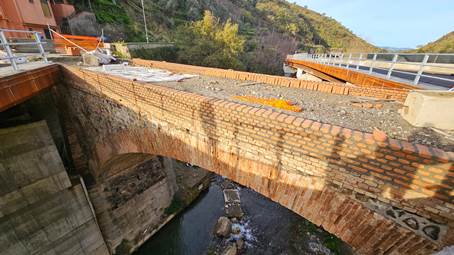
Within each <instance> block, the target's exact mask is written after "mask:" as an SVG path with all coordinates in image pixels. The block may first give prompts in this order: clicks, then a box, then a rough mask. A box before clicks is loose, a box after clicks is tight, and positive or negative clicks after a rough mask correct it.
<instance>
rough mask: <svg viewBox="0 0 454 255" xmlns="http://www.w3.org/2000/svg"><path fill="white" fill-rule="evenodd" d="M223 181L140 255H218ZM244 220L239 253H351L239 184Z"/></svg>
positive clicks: (215, 181) (216, 182)
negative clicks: (217, 228) (217, 230)
mask: <svg viewBox="0 0 454 255" xmlns="http://www.w3.org/2000/svg"><path fill="white" fill-rule="evenodd" d="M222 181H223V179H222V177H219V176H217V177H215V178H213V181H212V183H211V185H210V187H209V189H208V190H207V191H206V192H204V193H203V194H202V195H201V196H200V197H199V198H198V199H197V200H196V201H195V202H194V203H193V204H192V205H191V206H190V207H188V208H186V210H185V211H183V212H182V213H180V214H179V215H177V216H176V217H175V218H174V219H172V221H171V222H169V223H168V224H167V225H166V226H164V227H163V228H162V229H161V230H159V231H158V233H156V234H155V235H154V236H153V237H151V238H150V239H149V240H148V241H147V242H146V243H144V244H143V245H142V246H141V247H140V248H139V249H138V250H137V252H136V253H135V254H136V255H145V254H146V255H199V254H207V253H208V254H213V252H212V251H213V250H214V248H213V247H214V246H215V245H216V244H219V243H220V242H222V241H221V240H220V239H219V238H217V237H214V235H213V229H214V226H215V224H216V221H217V220H218V218H219V217H221V216H224V210H223V207H224V197H223V193H222V188H221V183H222ZM237 188H238V189H239V190H240V197H241V207H242V208H243V210H244V212H245V216H244V217H243V219H242V221H241V222H240V223H239V224H238V226H239V227H240V229H241V234H242V235H243V236H244V239H245V241H246V249H244V250H243V251H241V252H240V253H239V254H260V255H262V254H263V255H267V254H269V255H274V254H339V255H344V254H345V255H348V254H352V252H351V249H350V248H349V247H348V246H347V245H346V244H344V243H342V242H341V241H340V240H339V239H337V238H335V237H333V236H332V235H329V234H328V233H327V232H325V231H323V230H322V229H320V228H317V227H316V226H315V225H313V224H311V223H310V222H308V221H307V220H305V219H304V218H302V217H301V216H299V215H297V214H295V213H293V212H292V211H290V210H288V209H286V208H285V207H283V206H281V205H279V204H278V203H275V202H273V201H271V200H269V199H268V198H266V197H264V196H262V195H260V194H259V193H257V192H255V191H253V190H251V189H248V188H245V187H240V186H239V185H237Z"/></svg>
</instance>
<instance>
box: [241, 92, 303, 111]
mask: <svg viewBox="0 0 454 255" xmlns="http://www.w3.org/2000/svg"><path fill="white" fill-rule="evenodd" d="M232 98H233V99H237V100H241V101H244V102H249V103H255V104H262V105H268V106H271V107H275V108H279V109H283V110H287V111H292V112H301V111H302V110H303V109H302V108H301V107H299V106H296V105H295V103H293V102H291V101H288V100H283V99H277V98H258V97H253V96H233V97H232Z"/></svg>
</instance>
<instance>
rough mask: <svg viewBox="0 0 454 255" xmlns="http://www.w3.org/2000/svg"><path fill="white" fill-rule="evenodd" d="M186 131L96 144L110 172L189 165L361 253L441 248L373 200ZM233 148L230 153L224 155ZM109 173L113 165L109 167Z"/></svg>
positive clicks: (102, 166) (124, 134)
mask: <svg viewBox="0 0 454 255" xmlns="http://www.w3.org/2000/svg"><path fill="white" fill-rule="evenodd" d="M219 147H221V146H220V145H219V144H218V143H216V142H214V141H213V140H211V139H209V138H207V137H203V136H197V137H191V136H190V135H189V134H188V132H186V130H177V129H173V130H172V131H171V132H162V129H160V128H158V129H152V130H151V129H135V130H123V131H121V132H118V133H116V134H113V135H110V136H109V137H106V138H104V139H103V142H101V143H98V144H97V145H96V150H95V151H96V159H97V160H96V161H97V162H98V163H97V166H96V167H95V169H98V170H99V171H100V172H98V173H96V174H97V176H102V175H105V174H106V173H104V172H103V171H105V170H106V167H107V166H109V165H112V163H114V162H115V160H114V161H112V158H116V157H118V156H119V155H123V154H131V153H132V154H135V153H143V154H149V155H160V156H165V157H170V158H174V159H177V160H180V161H184V162H188V163H191V164H194V165H197V166H200V167H202V168H204V169H207V170H209V171H212V172H214V173H216V174H219V175H221V176H224V177H226V178H228V179H231V180H233V181H235V182H238V183H240V184H242V185H244V186H247V187H249V188H251V189H253V190H255V191H257V192H259V193H261V194H262V195H264V196H266V197H268V198H270V199H272V200H273V201H275V202H278V203H279V204H281V205H283V206H285V207H287V208H288V209H290V210H292V211H294V212H296V213H298V214H299V215H301V216H302V217H304V218H306V219H308V220H309V221H311V222H313V223H314V224H316V225H318V226H321V227H323V228H324V229H325V230H326V231H328V232H330V233H332V234H334V235H336V236H337V237H339V238H340V239H342V240H343V241H345V242H346V243H348V244H349V245H351V246H352V247H353V248H354V249H355V251H357V252H358V253H359V254H384V253H386V254H428V253H430V252H431V251H433V250H434V248H435V247H436V244H434V243H433V242H431V241H430V240H428V239H426V238H423V237H421V236H419V235H416V234H415V233H414V232H412V231H410V230H408V229H406V228H404V227H402V226H400V225H398V224H396V223H395V222H394V221H392V220H390V219H388V218H387V217H384V216H383V215H381V214H379V213H377V212H375V211H373V210H371V209H370V206H369V207H368V206H367V205H368V203H367V202H368V201H361V198H360V199H355V198H352V194H344V193H342V192H340V191H339V190H337V189H336V187H335V185H331V184H330V183H329V182H327V181H326V180H325V177H323V176H311V175H305V174H303V173H298V172H287V171H284V170H281V169H279V166H278V165H274V166H273V165H267V164H264V163H261V162H258V161H254V160H250V159H247V158H245V157H242V156H241V155H243V152H242V151H241V149H238V148H235V147H233V146H224V149H220V148H219ZM225 148H227V149H228V148H230V149H231V150H230V151H225ZM109 168H110V166H109Z"/></svg>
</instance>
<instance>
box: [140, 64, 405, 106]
mask: <svg viewBox="0 0 454 255" xmlns="http://www.w3.org/2000/svg"><path fill="white" fill-rule="evenodd" d="M132 63H133V64H134V65H139V66H148V67H153V68H163V69H167V70H170V71H174V72H182V73H196V74H202V75H208V76H215V77H222V78H230V79H238V80H250V81H257V82H263V83H267V84H272V85H277V86H284V87H292V88H302V89H308V90H316V91H320V92H323V93H332V94H339V95H352V96H367V97H374V98H379V99H395V100H398V101H402V102H403V101H405V98H406V97H407V95H408V89H401V88H380V87H372V86H371V87H355V86H346V85H343V84H341V83H333V82H317V81H305V80H298V79H295V78H288V77H283V76H275V75H266V74H258V73H248V72H241V71H234V70H226V69H220V68H209V67H201V66H191V65H183V64H176V63H168V62H161V61H152V60H143V59H133V61H132Z"/></svg>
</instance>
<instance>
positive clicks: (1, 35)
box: [0, 29, 48, 71]
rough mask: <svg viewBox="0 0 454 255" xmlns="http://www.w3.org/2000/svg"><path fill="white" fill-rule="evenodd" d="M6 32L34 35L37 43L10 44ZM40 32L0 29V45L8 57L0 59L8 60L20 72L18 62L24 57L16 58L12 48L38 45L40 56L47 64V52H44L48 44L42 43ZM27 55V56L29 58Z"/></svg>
mask: <svg viewBox="0 0 454 255" xmlns="http://www.w3.org/2000/svg"><path fill="white" fill-rule="evenodd" d="M6 32H12V33H29V34H33V35H34V36H33V37H34V38H35V42H9V41H8V39H7V37H6V35H5V33H6ZM40 34H41V33H40V32H36V31H28V30H13V29H0V45H1V46H3V49H5V52H6V57H0V59H7V60H9V61H10V63H11V66H12V67H13V69H14V70H15V71H17V70H19V66H18V62H17V59H19V58H22V57H24V56H16V55H14V53H13V50H12V48H11V46H14V45H36V46H37V47H38V50H39V56H40V57H41V58H42V59H43V61H44V62H45V63H47V62H48V61H47V57H46V55H47V54H46V52H45V50H44V46H43V45H44V44H45V43H46V42H42V41H41V36H40ZM27 55H32V54H27ZM27 55H25V56H27Z"/></svg>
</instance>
